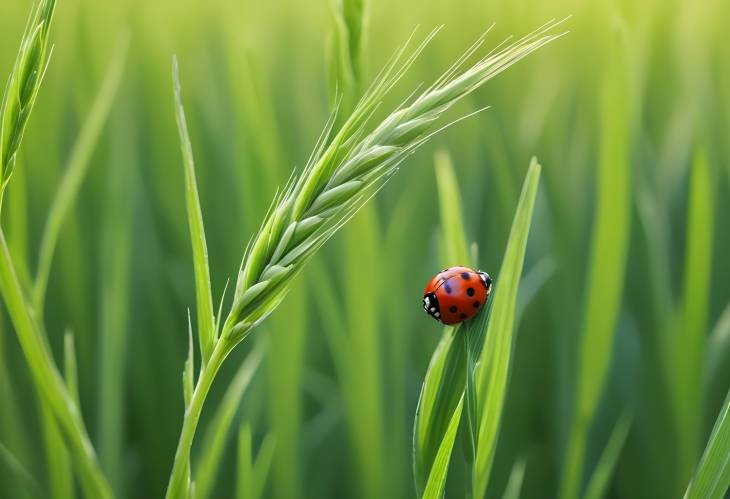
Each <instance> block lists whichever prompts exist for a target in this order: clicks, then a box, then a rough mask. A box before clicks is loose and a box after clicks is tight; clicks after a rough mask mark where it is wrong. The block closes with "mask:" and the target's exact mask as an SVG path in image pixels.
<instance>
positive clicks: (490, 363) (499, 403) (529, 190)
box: [465, 158, 541, 498]
mask: <svg viewBox="0 0 730 499" xmlns="http://www.w3.org/2000/svg"><path fill="white" fill-rule="evenodd" d="M540 170H541V167H540V164H539V163H538V162H537V159H536V158H532V161H531V163H530V167H529V169H528V171H527V176H526V177H525V181H524V183H523V187H522V194H521V195H520V199H519V202H518V204H517V210H516V211H515V216H514V219H513V222H512V229H511V230H510V235H509V239H508V241H507V247H506V248H505V252H504V257H503V259H502V266H501V267H500V271H499V274H497V277H496V279H495V283H496V284H495V286H494V291H493V293H494V301H493V302H492V307H491V311H490V313H489V314H487V313H485V312H482V313H481V314H479V316H478V317H477V318H476V319H474V320H472V321H470V322H469V323H468V325H467V331H465V332H467V334H469V335H470V336H472V337H473V335H478V334H479V332H480V331H484V330H486V339H485V344H484V347H483V348H482V349H481V353H480V355H479V362H478V364H477V366H476V370H475V373H474V378H475V380H476V387H475V389H476V396H477V410H476V413H477V414H476V418H477V425H478V426H477V431H478V434H477V440H476V456H475V460H474V469H473V474H472V480H473V489H472V497H474V498H481V497H484V495H485V494H486V491H487V484H488V483H489V476H490V473H491V469H492V463H493V461H494V454H495V452H496V450H497V440H498V437H499V428H500V422H501V419H502V408H503V407H504V402H505V398H506V393H507V382H508V378H509V369H510V365H511V356H512V344H513V335H514V326H515V310H516V307H517V290H518V288H519V284H520V279H521V276H522V267H523V264H524V258H525V251H526V249H527V238H528V236H529V232H530V225H531V222H532V211H533V208H534V207H535V199H536V197H537V188H538V185H539V181H540ZM488 315H489V316H491V320H489V325H488V326H487V324H486V322H487V316H488Z"/></svg>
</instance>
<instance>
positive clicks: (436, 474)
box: [422, 400, 463, 499]
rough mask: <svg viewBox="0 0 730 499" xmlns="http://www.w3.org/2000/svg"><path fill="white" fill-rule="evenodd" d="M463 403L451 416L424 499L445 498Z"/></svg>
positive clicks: (437, 452)
mask: <svg viewBox="0 0 730 499" xmlns="http://www.w3.org/2000/svg"><path fill="white" fill-rule="evenodd" d="M462 402H463V400H462V401H461V402H459V404H458V405H457V406H456V410H455V411H454V413H453V414H452V415H451V419H450V420H449V424H448V426H447V427H446V432H445V433H444V437H443V439H442V440H441V443H440V444H439V447H438V451H436V456H435V457H434V460H433V465H432V466H431V470H430V471H429V473H428V480H427V481H426V487H425V488H424V490H423V496H422V497H423V499H441V498H442V497H443V496H444V491H445V489H446V475H447V473H448V471H449V462H450V461H451V450H452V448H453V447H454V440H456V433H457V431H458V430H459V421H460V420H461V411H462Z"/></svg>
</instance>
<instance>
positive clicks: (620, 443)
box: [583, 411, 633, 499]
mask: <svg viewBox="0 0 730 499" xmlns="http://www.w3.org/2000/svg"><path fill="white" fill-rule="evenodd" d="M632 421H633V416H632V415H631V413H630V412H628V411H624V413H623V414H622V415H621V417H620V418H619V419H618V421H616V425H615V426H614V427H613V431H612V432H611V436H610V437H609V439H608V443H607V444H606V448H605V449H603V453H602V454H601V459H600V460H599V461H598V464H597V465H596V469H595V470H593V475H591V479H590V481H589V482H588V487H587V488H586V493H585V496H583V497H584V499H602V498H603V497H605V495H606V493H607V492H608V486H609V485H610V483H611V477H612V476H613V473H614V470H615V469H616V463H618V460H619V457H620V456H621V451H622V450H623V448H624V443H625V442H626V437H628V436H629V430H630V429H631V423H632Z"/></svg>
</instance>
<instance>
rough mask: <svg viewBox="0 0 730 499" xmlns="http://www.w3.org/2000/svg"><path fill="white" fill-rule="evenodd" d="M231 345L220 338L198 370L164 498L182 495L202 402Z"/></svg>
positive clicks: (170, 498) (169, 498) (171, 498)
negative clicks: (198, 373) (208, 357)
mask: <svg viewBox="0 0 730 499" xmlns="http://www.w3.org/2000/svg"><path fill="white" fill-rule="evenodd" d="M231 348H232V345H231V344H230V343H228V342H227V341H226V340H225V339H220V340H218V342H217V343H216V345H215V348H214V349H213V353H212V354H211V355H210V359H209V361H208V363H207V364H205V366H204V367H203V368H202V370H201V371H200V377H199V378H198V382H197V384H196V385H195V391H194V392H193V397H192V398H191V399H190V405H188V407H187V409H186V410H185V417H184V419H183V426H182V430H181V431H180V440H179V441H178V444H177V450H176V451H175V461H174V463H173V465H172V473H171V474H170V482H169V483H168V484H167V493H166V494H165V498H166V499H173V498H177V497H183V491H184V490H185V488H184V486H185V485H186V484H185V483H184V482H185V477H186V472H187V469H188V463H189V462H190V449H191V447H192V445H193V438H194V437H195V431H196V430H197V428H198V422H199V420H200V413H201V412H202V410H203V404H204V403H205V399H206V397H207V396H208V392H210V387H211V385H212V384H213V380H214V379H215V377H216V375H217V374H218V370H219V369H220V367H221V365H222V364H223V361H224V360H225V358H226V356H228V353H229V352H230V351H231Z"/></svg>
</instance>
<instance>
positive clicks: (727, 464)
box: [684, 392, 730, 499]
mask: <svg viewBox="0 0 730 499" xmlns="http://www.w3.org/2000/svg"><path fill="white" fill-rule="evenodd" d="M728 488H730V392H728V395H727V397H726V398H725V403H724V404H723V406H722V409H721V410H720V414H719V415H718V416H717V421H716V422H715V427H714V428H713V429H712V433H711V434H710V439H709V440H708V442H707V447H705V452H704V454H702V459H700V463H699V465H698V466H697V469H696V470H695V474H694V478H692V481H691V482H690V483H689V486H688V487H687V492H685V494H684V497H685V499H722V498H723V497H724V496H725V493H726V492H727V490H728Z"/></svg>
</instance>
